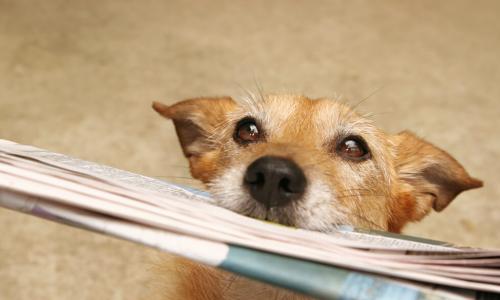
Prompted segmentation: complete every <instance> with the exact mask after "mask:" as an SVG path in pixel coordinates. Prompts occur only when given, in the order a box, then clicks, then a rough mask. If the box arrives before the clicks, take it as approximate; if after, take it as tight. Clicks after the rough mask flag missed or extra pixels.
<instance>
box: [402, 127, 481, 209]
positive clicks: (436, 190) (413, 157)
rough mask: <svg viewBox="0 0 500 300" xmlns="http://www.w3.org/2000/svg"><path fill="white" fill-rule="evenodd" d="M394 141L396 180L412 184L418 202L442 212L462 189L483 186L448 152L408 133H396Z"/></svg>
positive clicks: (412, 190)
mask: <svg viewBox="0 0 500 300" xmlns="http://www.w3.org/2000/svg"><path fill="white" fill-rule="evenodd" d="M393 142H394V144H395V147H396V160H395V167H396V172H397V173H398V177H399V180H401V181H403V182H404V183H406V184H408V185H409V186H410V187H411V192H410V194H412V196H413V198H414V199H415V201H416V202H417V203H420V204H423V203H429V204H431V205H432V207H433V208H434V210H436V211H441V210H443V209H444V208H445V207H446V206H448V204H449V203H450V202H451V201H452V200H453V199H454V198H455V197H456V196H457V195H458V194H460V193H461V192H463V191H466V190H469V189H474V188H479V187H481V186H483V183H482V181H480V180H477V179H474V178H472V177H470V176H469V174H468V173H467V172H466V171H465V169H464V168H463V167H462V166H461V165H460V164H459V163H458V162H457V161H456V160H455V159H454V158H453V157H451V156H450V155H449V154H448V153H446V152H445V151H443V150H441V149H439V148H438V147H436V146H434V145H432V144H431V143H428V142H426V141H424V140H423V139H420V138H418V137H417V136H415V135H414V134H412V133H410V132H407V131H404V132H401V133H399V134H398V135H396V136H394V137H393ZM429 209H430V207H428V208H427V211H428V210H429Z"/></svg>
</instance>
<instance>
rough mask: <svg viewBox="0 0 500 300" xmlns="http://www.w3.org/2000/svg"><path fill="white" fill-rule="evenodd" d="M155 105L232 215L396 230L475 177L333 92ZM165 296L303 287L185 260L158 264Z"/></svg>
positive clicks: (197, 174) (316, 226)
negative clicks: (166, 284)
mask: <svg viewBox="0 0 500 300" xmlns="http://www.w3.org/2000/svg"><path fill="white" fill-rule="evenodd" d="M153 108H154V109H155V110H156V111H157V112H158V113H159V114H161V115H162V116H164V117H166V118H168V119H171V120H173V122H174V125H175V129H176V131H177V135H178V137H179V141H180V143H181V146H182V149H183V152H184V155H185V156H186V157H187V159H188V160H189V165H190V170H191V174H192V176H193V177H194V178H197V179H199V180H201V181H202V182H203V183H204V184H205V185H206V186H207V188H208V190H209V191H210V192H211V194H212V195H213V196H214V198H215V200H216V203H217V204H218V205H220V206H222V207H225V208H228V209H230V210H233V211H235V212H238V213H240V214H243V215H246V216H250V217H253V218H258V219H263V220H268V221H272V222H277V223H281V224H284V225H290V226H295V227H300V228H304V229H309V230H316V231H329V230H331V229H333V228H335V227H336V226H338V225H341V224H348V225H352V226H355V227H361V228H368V229H378V230H388V231H392V232H400V231H401V229H402V228H403V226H404V225H405V224H406V223H408V222H414V221H419V220H420V219H422V218H423V217H424V216H425V215H427V214H428V213H429V212H430V210H431V209H434V210H436V211H441V210H443V209H444V208H445V207H446V206H447V205H448V204H449V203H450V202H451V201H452V200H453V199H454V198H455V197H456V196H457V195H458V194H459V193H460V192H462V191H465V190H468V189H473V188H478V187H481V186H482V182H481V181H479V180H477V179H474V178H472V177H470V176H469V175H468V174H467V172H466V171H465V170H464V168H463V167H462V166H461V165H460V164H459V163H458V162H457V161H456V160H455V159H454V158H453V157H451V156H450V155H449V154H447V153H446V152H445V151H443V150H441V149H439V148H438V147H436V146H434V145H432V144H430V143H428V142H426V141H424V140H422V139H420V138H418V137H417V136H415V135H414V134H412V133H410V132H407V131H404V132H401V133H399V134H396V135H390V134H387V133H385V132H383V131H381V130H380V129H378V128H377V127H375V126H374V125H373V124H372V122H371V121H370V120H368V119H366V118H364V117H362V116H360V115H359V114H357V113H355V112H354V111H353V110H351V109H350V108H349V107H348V106H346V105H344V104H341V103H339V102H336V101H334V100H331V99H314V100H313V99H308V98H306V97H304V96H297V95H268V96H264V97H262V99H256V98H252V97H249V98H248V99H246V100H244V101H235V100H233V99H231V98H229V97H220V98H198V99H191V100H185V101H182V102H179V103H177V104H174V105H172V106H166V105H163V104H161V103H157V102H155V103H154V104H153ZM165 269H170V270H171V272H173V273H172V275H169V276H168V277H169V280H171V282H174V283H175V284H172V285H171V289H170V290H169V291H167V294H166V298H167V299H257V298H256V297H257V295H258V298H259V299H282V298H283V299H292V298H297V299H298V298H300V297H301V296H299V295H295V294H292V293H290V292H287V291H284V290H280V289H277V288H272V287H269V286H267V285H265V284H261V283H256V282H254V281H251V280H248V279H244V278H239V277H235V275H230V274H228V273H225V272H222V271H218V270H215V269H212V268H208V267H204V266H201V265H198V264H194V263H190V262H187V261H185V260H181V259H175V258H172V260H170V261H168V262H166V263H165Z"/></svg>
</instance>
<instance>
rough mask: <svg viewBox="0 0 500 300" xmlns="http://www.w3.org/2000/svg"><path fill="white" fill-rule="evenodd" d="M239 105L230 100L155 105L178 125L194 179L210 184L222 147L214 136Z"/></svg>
mask: <svg viewBox="0 0 500 300" xmlns="http://www.w3.org/2000/svg"><path fill="white" fill-rule="evenodd" d="M235 106H236V103H235V102H234V100H232V99H231V98H229V97H221V98H198V99H189V100H184V101H181V102H178V103H176V104H173V105H171V106H168V105H165V104H162V103H159V102H153V109H154V110H155V111H156V112H158V113H159V114H160V115H162V116H164V117H165V118H167V119H171V120H172V121H173V122H174V126H175V131H176V132H177V136H178V138H179V142H180V144H181V146H182V151H183V153H184V155H185V156H186V157H187V158H188V160H189V163H190V169H191V174H192V175H193V177H195V178H198V179H200V180H202V181H203V182H206V181H208V180H209V178H210V177H211V176H213V174H214V172H215V165H216V164H215V163H214V160H215V158H216V156H217V155H216V154H217V153H218V152H217V151H218V146H217V144H216V143H214V140H213V139H212V138H211V137H213V136H214V134H216V133H218V131H220V126H221V125H223V124H225V122H226V121H227V114H228V112H230V111H232V110H233V109H234V108H235Z"/></svg>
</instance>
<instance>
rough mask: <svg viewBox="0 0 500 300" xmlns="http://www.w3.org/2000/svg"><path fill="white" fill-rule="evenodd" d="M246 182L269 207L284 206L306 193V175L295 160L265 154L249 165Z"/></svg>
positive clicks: (252, 194)
mask: <svg viewBox="0 0 500 300" xmlns="http://www.w3.org/2000/svg"><path fill="white" fill-rule="evenodd" d="M244 184H245V186H247V187H248V189H249V191H250V195H251V196H252V197H253V198H254V199H255V200H257V201H259V202H260V203H262V204H264V205H266V206H267V207H273V206H282V205H286V204H287V203H289V202H290V201H293V200H296V199H299V198H300V197H301V196H302V195H303V194H304V191H305V188H306V177H305V175H304V172H302V170H301V169H300V167H299V166H297V164H296V163H294V162H293V161H291V160H289V159H286V158H281V157H276V156H264V157H261V158H259V159H257V160H256V161H254V162H253V163H252V164H251V165H250V166H248V168H247V171H246V173H245V178H244Z"/></svg>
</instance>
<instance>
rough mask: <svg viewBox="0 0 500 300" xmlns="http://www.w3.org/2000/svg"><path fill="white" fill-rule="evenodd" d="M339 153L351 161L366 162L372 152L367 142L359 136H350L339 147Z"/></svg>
mask: <svg viewBox="0 0 500 300" xmlns="http://www.w3.org/2000/svg"><path fill="white" fill-rule="evenodd" d="M337 152H338V153H339V154H340V155H341V156H342V157H344V158H346V159H350V160H365V159H368V158H370V155H371V154H370V150H369V149H368V146H367V145H366V142H365V141H364V140H363V139H362V138H361V137H358V136H349V137H347V138H345V139H343V140H342V142H341V143H340V144H339V145H338V146H337Z"/></svg>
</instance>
